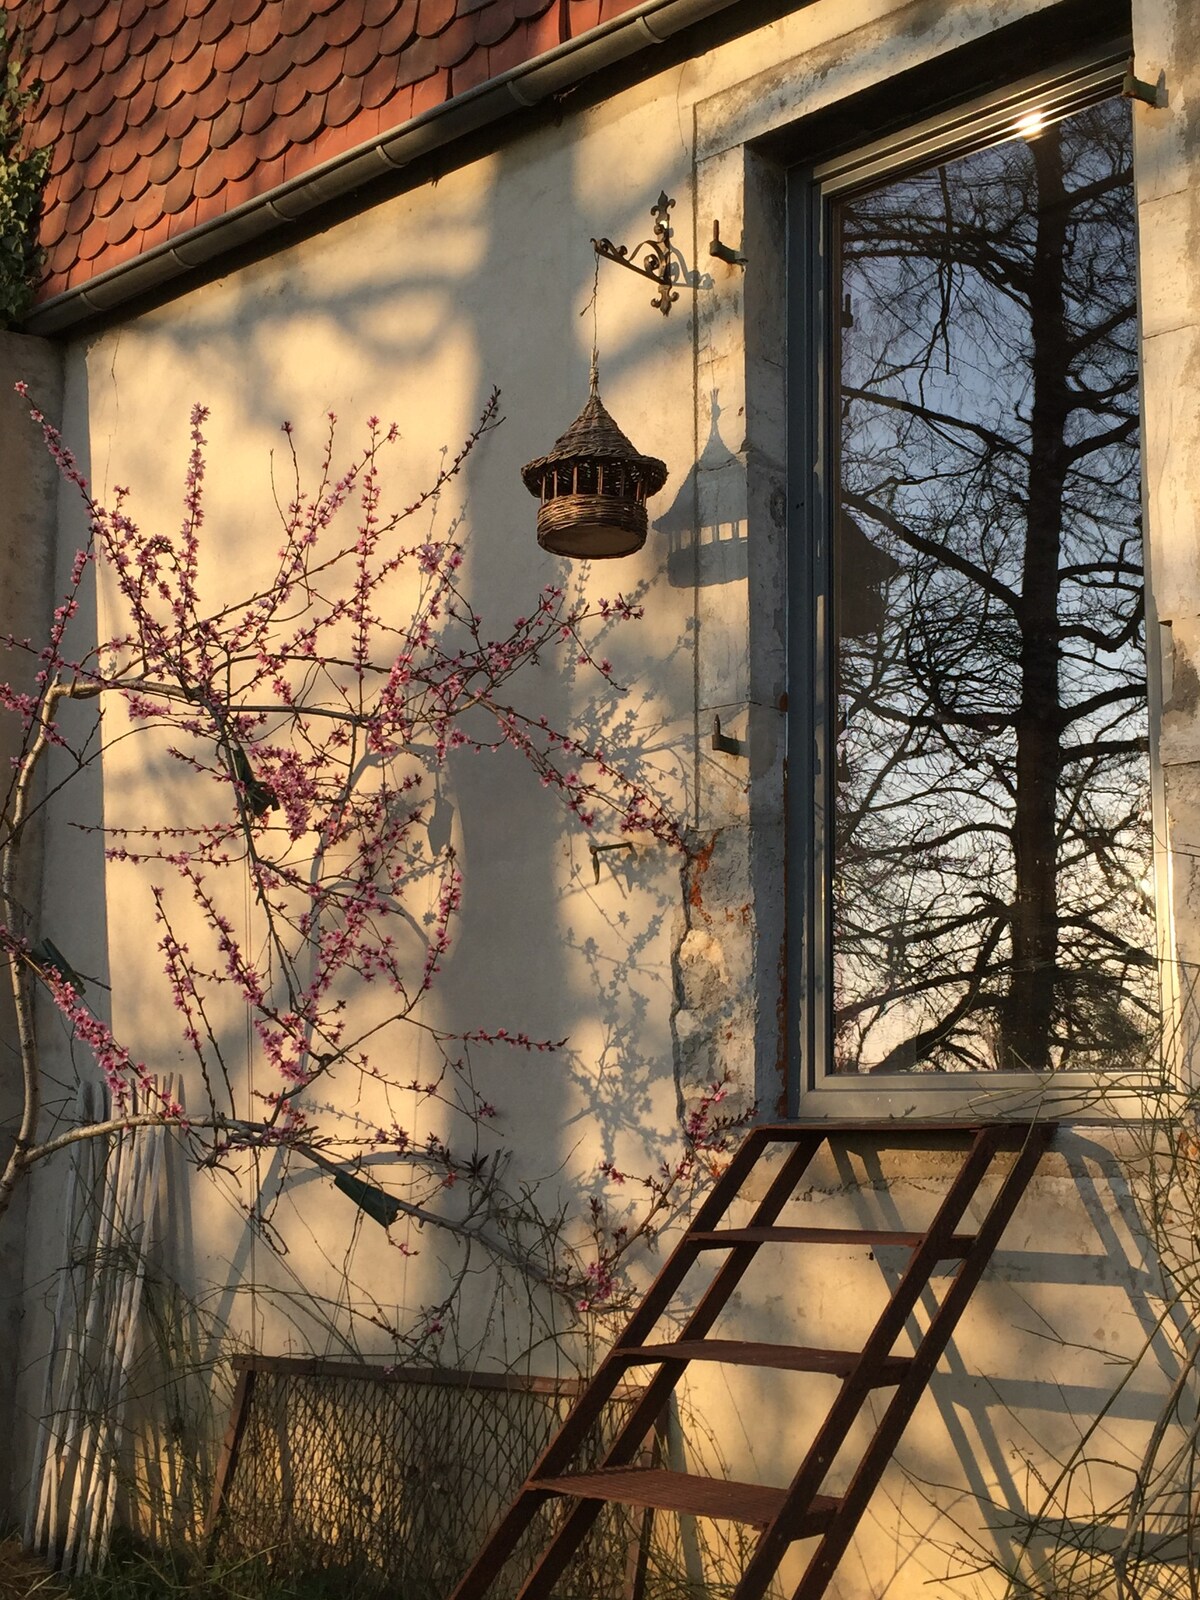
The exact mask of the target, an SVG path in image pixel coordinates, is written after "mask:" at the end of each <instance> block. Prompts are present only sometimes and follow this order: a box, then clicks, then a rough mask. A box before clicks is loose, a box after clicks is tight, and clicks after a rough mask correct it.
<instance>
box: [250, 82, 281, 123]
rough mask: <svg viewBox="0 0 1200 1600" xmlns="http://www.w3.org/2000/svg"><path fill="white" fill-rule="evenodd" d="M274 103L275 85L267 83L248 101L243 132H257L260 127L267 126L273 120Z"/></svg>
mask: <svg viewBox="0 0 1200 1600" xmlns="http://www.w3.org/2000/svg"><path fill="white" fill-rule="evenodd" d="M274 105H275V88H274V85H273V84H269V83H265V84H263V85H262V87H261V88H260V89H257V90H256V91H255V92H254V94H252V95H251V96H250V98H249V100H247V101H246V109H245V111H244V112H243V114H242V132H243V133H244V134H255V133H257V132H258V131H259V129H260V128H265V127H266V125H267V123H268V122H270V120H271V115H272V112H273V109H274Z"/></svg>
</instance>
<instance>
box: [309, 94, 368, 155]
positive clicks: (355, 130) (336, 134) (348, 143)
mask: <svg viewBox="0 0 1200 1600" xmlns="http://www.w3.org/2000/svg"><path fill="white" fill-rule="evenodd" d="M335 93H336V91H335ZM333 98H334V96H333V94H331V95H330V96H329V100H328V101H327V102H326V105H325V126H324V127H323V128H321V129H320V130H319V131H318V133H317V137H316V138H315V139H314V140H313V160H314V162H315V163H316V164H317V165H318V166H319V165H320V163H321V162H322V161H332V160H333V159H334V157H335V156H342V155H345V153H346V151H347V150H353V148H354V146H355V145H356V144H361V143H362V136H363V130H362V128H361V127H360V126H359V124H358V123H357V122H355V123H354V124H353V125H350V123H349V121H348V120H347V122H345V123H340V122H335V121H334V120H333V119H334V117H335V116H336V115H337V114H338V112H337V108H335V107H333V105H332V102H333Z"/></svg>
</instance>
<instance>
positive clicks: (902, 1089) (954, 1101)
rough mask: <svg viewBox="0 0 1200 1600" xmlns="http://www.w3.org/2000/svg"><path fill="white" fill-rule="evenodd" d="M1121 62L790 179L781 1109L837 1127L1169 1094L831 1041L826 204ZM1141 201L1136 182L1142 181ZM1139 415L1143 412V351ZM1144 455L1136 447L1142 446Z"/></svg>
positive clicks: (1061, 109) (1121, 1111)
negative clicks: (905, 1058)
mask: <svg viewBox="0 0 1200 1600" xmlns="http://www.w3.org/2000/svg"><path fill="white" fill-rule="evenodd" d="M1128 61H1129V46H1128V41H1127V39H1125V38H1117V39H1113V40H1111V41H1106V42H1105V43H1104V44H1103V45H1102V46H1101V47H1100V48H1098V49H1096V50H1093V51H1091V52H1089V54H1088V56H1087V57H1084V58H1076V59H1074V60H1071V61H1069V62H1066V63H1064V64H1061V65H1060V66H1058V67H1057V68H1055V69H1053V70H1051V71H1049V72H1045V73H1040V74H1037V75H1035V76H1031V77H1028V78H1025V79H1022V80H1021V81H1019V82H1017V83H1014V84H1011V85H1008V86H1006V87H1004V88H1001V89H998V90H994V91H992V92H991V93H988V94H985V95H983V96H975V97H973V98H971V99H966V100H964V101H963V102H962V103H961V104H960V105H957V106H955V107H954V108H953V109H951V110H949V111H944V112H942V113H940V114H939V115H937V116H935V117H931V118H928V119H926V120H923V121H918V122H915V123H913V124H911V125H909V126H908V127H906V128H904V129H901V130H897V131H893V132H891V133H889V134H887V135H886V136H885V137H882V138H880V139H877V140H874V141H872V142H869V143H866V144H862V145H859V146H858V147H857V148H855V149H852V150H849V151H845V152H840V153H837V154H834V155H832V156H828V157H821V156H819V157H818V159H815V160H809V161H807V162H804V163H801V164H797V165H792V166H789V167H788V169H787V172H786V214H787V215H786V230H787V231H786V258H787V269H786V279H785V281H786V298H787V341H788V368H787V392H788V420H787V434H788V444H787V476H788V483H789V494H788V504H789V525H788V530H787V544H788V594H789V606H788V641H787V653H788V680H789V682H788V688H789V693H788V713H787V718H788V736H787V744H788V752H789V760H788V780H787V816H786V848H787V857H788V874H787V888H786V901H787V905H786V918H787V927H788V948H789V959H788V1006H787V1027H788V1038H789V1051H788V1063H789V1065H788V1084H787V1104H788V1110H789V1115H791V1116H793V1117H799V1118H800V1119H802V1120H809V1119H820V1118H825V1117H844V1116H883V1117H896V1116H912V1115H919V1116H923V1117H924V1116H930V1115H935V1116H942V1115H945V1116H955V1115H958V1116H963V1115H970V1116H979V1115H981V1114H982V1115H986V1116H988V1117H998V1116H1003V1115H1014V1116H1015V1115H1029V1114H1030V1111H1031V1109H1037V1108H1043V1107H1044V1108H1045V1110H1046V1112H1047V1114H1053V1115H1055V1116H1059V1117H1061V1116H1067V1117H1071V1118H1072V1119H1074V1120H1080V1121H1090V1120H1096V1121H1109V1120H1112V1119H1113V1118H1114V1117H1116V1118H1129V1117H1136V1116H1139V1115H1141V1114H1142V1112H1143V1110H1144V1107H1145V1104H1146V1098H1147V1095H1148V1094H1149V1093H1161V1091H1162V1089H1163V1088H1164V1086H1166V1085H1167V1083H1168V1081H1169V1071H1170V1063H1169V1061H1168V1060H1167V1059H1165V1057H1166V1054H1167V1052H1164V1057H1163V1059H1161V1060H1160V1066H1159V1069H1158V1070H1157V1071H1155V1072H1149V1071H1131V1072H1130V1073H1128V1074H1111V1073H1104V1074H1102V1073H1099V1072H1074V1071H1072V1072H1069V1073H1063V1074H1059V1075H1056V1074H1038V1073H1018V1072H986V1073H963V1074H957V1073H955V1074H946V1073H898V1074H895V1075H889V1076H887V1077H882V1076H880V1077H878V1078H872V1077H869V1076H858V1075H845V1076H843V1075H835V1074H833V1073H831V1072H830V1071H829V1070H828V1065H829V1050H830V1044H831V1034H832V949H831V939H830V911H831V850H830V845H829V841H828V837H827V822H826V813H827V809H828V803H829V801H828V780H827V777H826V776H825V774H827V773H828V770H829V765H830V756H831V754H832V750H833V741H832V733H831V725H830V724H831V715H832V698H833V684H834V678H833V659H832V641H831V639H830V637H829V632H830V616H831V607H830V600H831V597H832V571H831V559H830V555H831V551H830V546H831V543H832V540H831V530H832V521H833V510H834V506H835V500H836V486H835V484H834V482H833V475H834V472H835V470H836V462H835V451H834V449H833V444H832V424H833V417H834V407H835V405H836V395H835V393H834V385H833V381H832V368H833V345H834V340H833V336H832V329H833V321H832V319H833V317H834V315H835V314H836V310H837V307H836V304H835V301H836V295H835V294H834V292H833V290H834V275H835V272H836V263H835V262H834V260H833V259H832V251H831V249H830V245H829V241H828V239H827V233H828V223H829V217H830V211H831V204H832V202H834V201H835V200H836V199H837V198H839V197H840V196H843V195H845V194H847V193H849V192H852V191H854V190H856V189H861V188H863V187H866V186H868V185H869V184H871V183H872V182H878V181H880V180H881V179H885V178H886V177H887V176H888V175H889V174H896V175H899V174H900V173H902V172H904V171H906V170H911V169H912V168H914V167H917V166H923V165H928V164H929V163H930V162H931V161H933V160H935V159H936V158H937V157H939V156H960V155H964V154H967V153H969V152H970V151H971V150H975V149H981V148H985V147H986V146H988V145H991V144H994V143H997V142H999V141H1000V140H1001V139H1002V138H1005V137H1011V136H1012V130H1013V126H1014V124H1015V122H1016V121H1017V119H1018V118H1020V117H1021V116H1023V115H1027V114H1028V113H1030V112H1031V111H1034V110H1038V111H1042V112H1048V113H1051V114H1057V115H1060V116H1061V115H1067V114H1070V113H1071V112H1073V111H1076V110H1081V109H1083V108H1084V107H1085V106H1087V105H1090V104H1095V103H1097V102H1099V101H1101V100H1105V99H1108V98H1110V97H1111V96H1113V95H1114V94H1115V93H1119V92H1120V89H1121V84H1122V79H1123V77H1124V74H1125V71H1126V68H1127V66H1128ZM1134 181H1135V203H1136V171H1135V179H1134ZM1138 364H1139V386H1138V407H1139V413H1141V412H1142V411H1143V410H1144V406H1143V396H1142V374H1141V356H1140V348H1139V363H1138ZM1140 448H1141V449H1142V451H1143V461H1144V444H1143V445H1141V446H1140ZM1145 499H1146V495H1145V479H1144V471H1143V475H1142V504H1143V529H1142V543H1143V571H1144V578H1143V593H1144V603H1145V649H1146V680H1147V683H1146V686H1147V705H1148V719H1149V734H1150V737H1149V745H1150V758H1149V766H1150V791H1151V824H1152V834H1153V839H1154V875H1155V889H1156V895H1155V898H1156V908H1157V941H1158V951H1157V954H1158V957H1159V969H1160V989H1161V1008H1162V1018H1163V1036H1164V1038H1169V1037H1170V1036H1171V1035H1172V1033H1173V1032H1175V1031H1176V1030H1175V1029H1173V1028H1172V1026H1171V1022H1172V1020H1173V1019H1174V1018H1176V1017H1177V1015H1178V1006H1177V995H1176V994H1175V993H1174V990H1173V984H1172V979H1173V964H1172V962H1171V961H1170V959H1169V951H1170V947H1171V945H1170V939H1171V926H1170V925H1171V918H1170V901H1169V879H1168V873H1167V866H1168V863H1167V859H1166V851H1165V849H1164V848H1163V845H1162V841H1163V840H1164V839H1165V837H1166V834H1165V828H1164V802H1163V784H1162V775H1161V767H1160V763H1159V759H1158V748H1157V746H1158V731H1159V726H1160V721H1161V719H1160V708H1159V695H1158V692H1157V690H1158V683H1159V672H1158V662H1157V648H1156V647H1157V643H1158V629H1157V627H1156V625H1155V617H1154V608H1153V588H1152V583H1151V574H1150V571H1149V543H1150V541H1149V536H1148V529H1147V528H1146V525H1145Z"/></svg>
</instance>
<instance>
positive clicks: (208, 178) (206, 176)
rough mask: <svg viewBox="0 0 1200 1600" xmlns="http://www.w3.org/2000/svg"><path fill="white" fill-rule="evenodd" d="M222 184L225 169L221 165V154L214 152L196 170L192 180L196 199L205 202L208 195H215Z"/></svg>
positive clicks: (217, 151)
mask: <svg viewBox="0 0 1200 1600" xmlns="http://www.w3.org/2000/svg"><path fill="white" fill-rule="evenodd" d="M224 182H225V168H224V167H223V166H222V164H221V152H220V151H219V150H215V151H213V153H212V154H211V155H209V156H207V157H206V158H205V160H203V161H202V162H201V163H200V165H199V166H198V167H197V168H196V173H195V177H194V178H193V180H192V187H193V188H194V190H195V192H196V199H197V200H207V199H208V198H209V196H210V195H214V194H216V192H217V190H218V189H219V188H220V187H221V185H222V184H223V183H224Z"/></svg>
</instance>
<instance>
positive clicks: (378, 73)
mask: <svg viewBox="0 0 1200 1600" xmlns="http://www.w3.org/2000/svg"><path fill="white" fill-rule="evenodd" d="M396 72H397V66H396V59H395V57H394V56H383V57H381V58H380V60H378V61H377V62H376V63H375V65H374V66H373V67H372V68H371V70H370V72H368V73H365V74H364V75H363V77H362V78H361V79H360V80H359V82H360V83H361V85H362V91H361V92H362V103H363V106H364V107H365V108H366V109H367V110H373V109H374V107H376V106H381V105H382V104H383V102H384V101H385V100H386V99H387V98H388V96H389V95H391V94H392V93H393V92H394V91H395V89H396ZM401 120H402V119H401V118H400V117H397V118H396V119H395V125H397V126H398V125H399V123H400V122H401Z"/></svg>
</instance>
